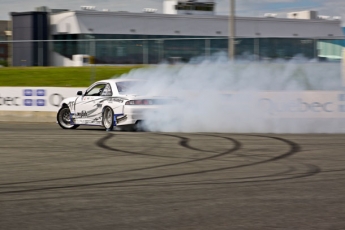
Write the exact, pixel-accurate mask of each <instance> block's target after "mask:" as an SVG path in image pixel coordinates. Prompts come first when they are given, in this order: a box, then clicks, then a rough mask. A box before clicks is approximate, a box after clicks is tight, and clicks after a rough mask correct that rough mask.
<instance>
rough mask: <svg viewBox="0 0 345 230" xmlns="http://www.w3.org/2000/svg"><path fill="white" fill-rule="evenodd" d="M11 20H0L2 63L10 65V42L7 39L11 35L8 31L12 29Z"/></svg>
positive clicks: (0, 59)
mask: <svg viewBox="0 0 345 230" xmlns="http://www.w3.org/2000/svg"><path fill="white" fill-rule="evenodd" d="M9 27H10V22H9V21H0V41H1V43H0V65H8V64H9V63H10V60H9V58H10V51H9V50H10V44H9V43H7V42H6V41H8V40H9V38H10V37H9V36H8V35H7V34H6V31H10V28H9Z"/></svg>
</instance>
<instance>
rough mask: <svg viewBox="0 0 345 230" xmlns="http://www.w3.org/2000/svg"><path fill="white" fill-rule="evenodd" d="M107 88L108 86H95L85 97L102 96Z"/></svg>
mask: <svg viewBox="0 0 345 230" xmlns="http://www.w3.org/2000/svg"><path fill="white" fill-rule="evenodd" d="M105 87H106V84H99V85H95V86H94V87H92V88H91V89H90V90H89V91H87V92H86V94H85V96H101V95H102V93H103V90H104V88H105Z"/></svg>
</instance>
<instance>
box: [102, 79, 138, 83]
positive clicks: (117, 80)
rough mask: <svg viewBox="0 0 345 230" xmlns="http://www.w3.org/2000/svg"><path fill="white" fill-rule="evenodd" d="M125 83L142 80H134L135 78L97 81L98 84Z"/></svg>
mask: <svg viewBox="0 0 345 230" xmlns="http://www.w3.org/2000/svg"><path fill="white" fill-rule="evenodd" d="M124 81H142V80H141V79H134V78H111V79H105V80H100V81H97V82H96V83H101V82H103V83H117V82H124Z"/></svg>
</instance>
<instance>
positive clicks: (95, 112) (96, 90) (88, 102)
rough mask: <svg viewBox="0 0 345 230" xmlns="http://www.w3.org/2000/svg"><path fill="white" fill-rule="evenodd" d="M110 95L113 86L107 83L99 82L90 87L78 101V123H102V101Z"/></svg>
mask: <svg viewBox="0 0 345 230" xmlns="http://www.w3.org/2000/svg"><path fill="white" fill-rule="evenodd" d="M109 96H111V87H110V85H109V84H107V83H99V84H96V85H94V86H93V87H91V88H90V89H88V90H87V91H86V92H85V94H84V95H83V96H82V97H80V98H78V100H79V101H78V102H77V103H76V108H75V119H76V124H89V125H101V124H102V123H101V121H102V120H101V117H102V103H103V101H105V100H107V99H108V97H109Z"/></svg>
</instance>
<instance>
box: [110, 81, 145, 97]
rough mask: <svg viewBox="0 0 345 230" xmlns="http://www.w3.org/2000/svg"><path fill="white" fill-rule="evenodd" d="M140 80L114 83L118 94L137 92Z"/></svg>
mask: <svg viewBox="0 0 345 230" xmlns="http://www.w3.org/2000/svg"><path fill="white" fill-rule="evenodd" d="M140 83H142V82H140V81H121V82H117V83H116V87H117V90H118V91H119V93H120V94H133V93H136V94H137V93H138V91H139V89H140V88H139V87H140Z"/></svg>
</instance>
